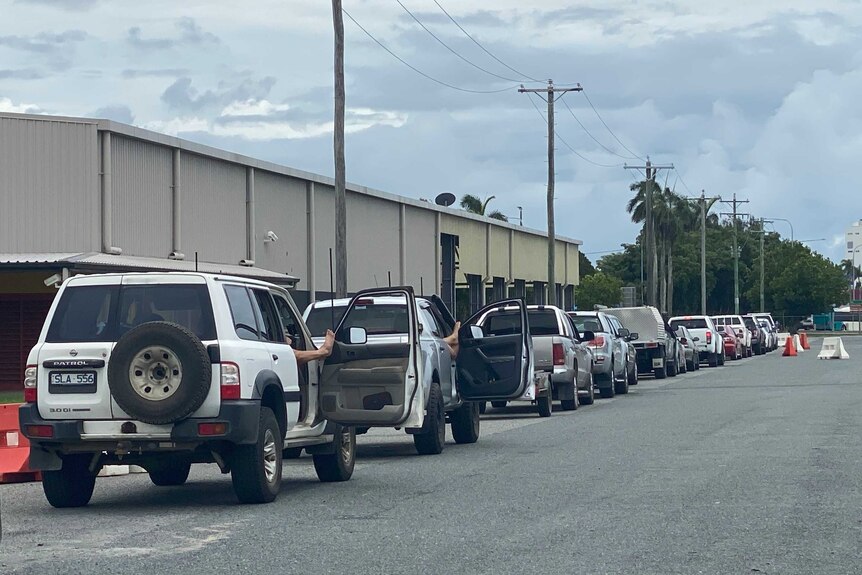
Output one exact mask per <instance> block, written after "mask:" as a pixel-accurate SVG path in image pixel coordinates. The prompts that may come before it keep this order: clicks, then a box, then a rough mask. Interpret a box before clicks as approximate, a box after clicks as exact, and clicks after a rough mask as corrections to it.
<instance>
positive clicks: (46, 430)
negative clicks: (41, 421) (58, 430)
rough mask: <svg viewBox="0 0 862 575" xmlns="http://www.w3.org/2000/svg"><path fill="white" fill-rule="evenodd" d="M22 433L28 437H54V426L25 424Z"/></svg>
mask: <svg viewBox="0 0 862 575" xmlns="http://www.w3.org/2000/svg"><path fill="white" fill-rule="evenodd" d="M24 434H25V435H27V436H29V437H43V438H51V437H54V427H53V426H51V425H25V426H24Z"/></svg>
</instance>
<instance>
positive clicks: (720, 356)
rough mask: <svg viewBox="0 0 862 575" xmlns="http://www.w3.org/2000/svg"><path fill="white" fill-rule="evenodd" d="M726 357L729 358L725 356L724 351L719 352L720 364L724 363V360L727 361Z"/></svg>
mask: <svg viewBox="0 0 862 575" xmlns="http://www.w3.org/2000/svg"><path fill="white" fill-rule="evenodd" d="M726 359H727V358H726V357H725V356H724V354H723V353H721V354H719V355H718V365H724V362H725V360H726Z"/></svg>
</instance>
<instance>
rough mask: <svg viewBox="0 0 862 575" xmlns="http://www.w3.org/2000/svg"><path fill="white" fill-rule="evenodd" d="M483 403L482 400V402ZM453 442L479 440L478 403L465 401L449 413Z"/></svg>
mask: <svg viewBox="0 0 862 575" xmlns="http://www.w3.org/2000/svg"><path fill="white" fill-rule="evenodd" d="M482 403H484V402H482ZM449 419H450V420H451V421H452V423H451V426H452V437H454V438H455V443H476V442H477V441H478V440H479V404H478V403H476V402H474V401H468V402H465V403H464V404H463V405H462V406H461V407H459V408H458V409H456V410H455V411H453V412H452V413H451V414H450V415H449Z"/></svg>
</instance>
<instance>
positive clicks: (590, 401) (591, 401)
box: [575, 373, 596, 405]
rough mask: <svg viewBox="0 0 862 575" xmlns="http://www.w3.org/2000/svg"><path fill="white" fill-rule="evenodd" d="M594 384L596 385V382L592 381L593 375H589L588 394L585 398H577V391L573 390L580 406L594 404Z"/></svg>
mask: <svg viewBox="0 0 862 575" xmlns="http://www.w3.org/2000/svg"><path fill="white" fill-rule="evenodd" d="M595 384H596V382H595V381H593V375H592V373H591V374H590V392H589V393H588V394H587V396H586V397H580V396H577V392H578V390H577V387H576V388H575V395H576V396H577V397H578V401H579V402H580V403H581V405H592V404H594V403H595V402H596V387H595Z"/></svg>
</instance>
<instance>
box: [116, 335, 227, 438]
mask: <svg viewBox="0 0 862 575" xmlns="http://www.w3.org/2000/svg"><path fill="white" fill-rule="evenodd" d="M211 378H212V366H211V365H210V358H209V354H208V353H207V350H206V348H205V347H204V345H203V343H201V340H200V339H198V338H197V336H195V334H193V333H192V332H191V331H189V330H188V329H186V328H185V327H183V326H181V325H178V324H175V323H171V322H166V321H153V322H148V323H144V324H141V325H139V326H137V327H135V328H132V329H131V330H129V331H128V332H126V334H125V335H123V336H122V337H120V339H119V340H118V341H117V344H116V345H115V346H114V351H113V352H112V353H111V359H110V363H109V365H108V387H110V389H111V395H113V397H114V400H115V401H116V402H117V405H119V406H120V407H121V408H122V410H123V411H125V412H126V413H128V414H129V416H131V417H133V418H134V419H137V420H140V421H143V422H144V423H151V424H165V423H173V422H175V421H179V420H181V419H185V418H186V417H188V416H189V415H191V414H192V413H194V412H195V411H196V410H197V409H198V408H199V407H200V406H201V405H202V404H203V402H204V399H206V396H207V393H209V389H210V380H211Z"/></svg>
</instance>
